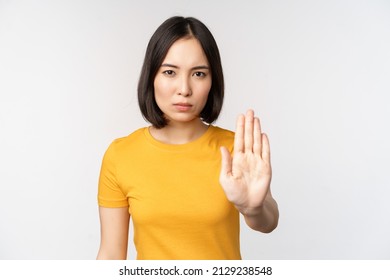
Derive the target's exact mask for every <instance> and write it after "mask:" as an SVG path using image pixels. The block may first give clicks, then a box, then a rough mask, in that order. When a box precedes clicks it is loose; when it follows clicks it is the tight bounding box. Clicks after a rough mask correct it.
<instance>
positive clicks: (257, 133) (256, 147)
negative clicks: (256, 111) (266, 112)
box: [253, 118, 262, 156]
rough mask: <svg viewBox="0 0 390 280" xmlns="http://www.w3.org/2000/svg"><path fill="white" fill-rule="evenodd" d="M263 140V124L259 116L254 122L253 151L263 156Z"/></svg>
mask: <svg viewBox="0 0 390 280" xmlns="http://www.w3.org/2000/svg"><path fill="white" fill-rule="evenodd" d="M261 142H262V140H261V125H260V120H259V118H255V120H254V124H253V152H254V153H255V154H256V155H259V156H261V148H262V143H261Z"/></svg>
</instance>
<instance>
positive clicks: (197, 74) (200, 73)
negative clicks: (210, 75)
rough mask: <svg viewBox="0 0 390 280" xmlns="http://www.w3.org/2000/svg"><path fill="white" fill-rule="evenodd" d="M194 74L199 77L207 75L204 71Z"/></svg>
mask: <svg viewBox="0 0 390 280" xmlns="http://www.w3.org/2000/svg"><path fill="white" fill-rule="evenodd" d="M194 76H196V77H199V78H203V77H206V73H204V72H195V73H194Z"/></svg>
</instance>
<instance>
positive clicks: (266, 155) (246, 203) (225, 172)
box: [220, 110, 279, 233]
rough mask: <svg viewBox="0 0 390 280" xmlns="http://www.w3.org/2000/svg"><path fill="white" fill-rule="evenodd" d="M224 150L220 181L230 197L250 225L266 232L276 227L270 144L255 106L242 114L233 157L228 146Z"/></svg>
mask: <svg viewBox="0 0 390 280" xmlns="http://www.w3.org/2000/svg"><path fill="white" fill-rule="evenodd" d="M221 153H222V165H221V174H220V183H221V185H222V187H223V189H224V191H225V194H226V196H227V199H228V200H229V201H230V202H232V203H233V204H234V205H235V207H236V208H237V209H238V210H239V211H240V212H241V213H242V214H243V215H244V217H245V221H246V223H247V225H248V226H249V227H251V228H252V229H254V230H257V231H261V232H264V233H269V232H271V231H273V230H274V229H275V228H276V226H277V224H278V220H279V210H278V205H277V203H276V201H275V200H274V199H273V197H272V194H271V190H270V186H271V177H272V170H271V160H270V147H269V141H268V137H267V135H266V134H264V133H261V126H260V120H259V119H258V118H255V117H254V112H253V110H249V111H248V112H247V113H246V115H245V116H244V115H240V116H239V117H238V120H237V128H236V133H235V138H234V152H233V157H232V156H231V155H230V153H229V151H228V149H227V148H226V147H221Z"/></svg>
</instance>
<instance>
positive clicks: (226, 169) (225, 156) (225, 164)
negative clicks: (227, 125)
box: [221, 147, 232, 177]
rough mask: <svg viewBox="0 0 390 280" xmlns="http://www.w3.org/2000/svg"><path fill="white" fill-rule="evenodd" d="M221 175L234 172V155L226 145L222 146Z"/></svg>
mask: <svg viewBox="0 0 390 280" xmlns="http://www.w3.org/2000/svg"><path fill="white" fill-rule="evenodd" d="M221 156H222V162H221V177H222V176H227V175H229V174H231V173H232V156H231V155H230V152H229V151H228V149H227V148H226V147H221Z"/></svg>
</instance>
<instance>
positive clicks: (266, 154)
mask: <svg viewBox="0 0 390 280" xmlns="http://www.w3.org/2000/svg"><path fill="white" fill-rule="evenodd" d="M261 140H262V141H261V142H262V146H263V148H262V151H261V158H262V159H263V160H265V161H266V162H268V163H270V161H271V149H270V145H269V140H268V136H267V134H265V133H263V134H262V135H261Z"/></svg>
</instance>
